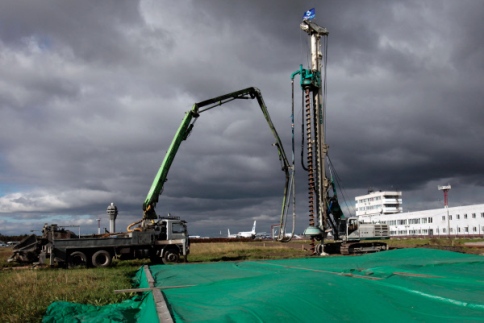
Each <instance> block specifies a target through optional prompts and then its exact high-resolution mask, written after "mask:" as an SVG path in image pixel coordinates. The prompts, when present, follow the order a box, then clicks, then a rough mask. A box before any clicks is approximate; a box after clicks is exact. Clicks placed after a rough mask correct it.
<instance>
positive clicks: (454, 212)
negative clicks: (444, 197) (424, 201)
mask: <svg viewBox="0 0 484 323" xmlns="http://www.w3.org/2000/svg"><path fill="white" fill-rule="evenodd" d="M359 218H360V221H362V222H371V223H385V224H388V226H389V231H390V236H392V237H398V236H402V237H403V236H405V237H408V236H436V237H438V236H452V237H454V236H461V237H466V236H468V237H484V204H475V205H467V206H457V207H449V208H440V209H435V210H426V211H417V212H406V213H396V214H379V215H378V214H375V215H371V216H368V215H363V216H360V217H359Z"/></svg>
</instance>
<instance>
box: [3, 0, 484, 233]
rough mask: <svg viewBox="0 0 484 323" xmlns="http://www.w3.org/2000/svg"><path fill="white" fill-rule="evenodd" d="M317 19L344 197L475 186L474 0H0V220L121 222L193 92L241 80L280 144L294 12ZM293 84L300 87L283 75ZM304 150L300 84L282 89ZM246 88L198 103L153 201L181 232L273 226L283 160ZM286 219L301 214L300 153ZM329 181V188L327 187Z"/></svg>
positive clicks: (20, 229)
mask: <svg viewBox="0 0 484 323" xmlns="http://www.w3.org/2000/svg"><path fill="white" fill-rule="evenodd" d="M310 8H315V9H316V18H315V19H314V22H316V23H317V24H319V25H320V26H323V27H326V28H327V29H328V30H329V51H328V66H327V78H328V100H327V141H328V144H329V145H330V152H329V155H330V158H331V160H332V162H333V164H334V166H335V170H336V172H337V174H338V176H339V178H340V180H341V184H342V188H343V189H344V197H345V198H346V202H345V201H341V203H342V204H345V203H346V204H347V205H348V206H349V207H350V212H351V210H352V208H353V207H354V198H355V196H357V195H363V194H366V193H367V191H368V189H370V188H371V189H376V190H378V189H381V190H401V191H403V207H404V210H405V211H416V210H425V209H434V208H439V207H442V206H443V194H442V192H439V191H438V190H437V186H438V185H446V184H451V185H452V190H451V191H450V193H449V205H450V206H457V205H468V204H477V203H483V202H484V196H483V192H484V171H483V168H484V167H483V162H484V144H483V139H484V130H483V127H482V122H483V121H484V110H483V103H482V102H483V90H484V43H483V42H482V30H483V29H484V28H483V25H484V19H483V18H484V3H483V2H482V1H476V0H469V1H465V0H460V1H452V0H449V1H438V0H432V1H430V0H427V1H422V0H418V1H408V0H406V1H384V0H378V1H360V0H358V1H356V0H354V1H339V0H338V1H337V0H335V1H280V0H277V1H276V0H273V1H255V0H254V1H249V0H244V1H237V2H235V1H208V0H207V1H204V0H196V1H139V2H137V1H131V0H130V1H120V0H116V1H114V0H112V1H88V0H84V1H64V0H59V1H23V0H15V1H13V0H12V1H9V0H7V1H1V2H0V233H1V234H4V235H12V234H23V233H29V232H30V230H38V229H40V228H41V227H42V225H43V223H46V222H48V223H57V224H61V225H80V226H81V231H82V232H81V233H94V232H96V231H97V221H96V219H98V218H100V219H101V227H102V228H104V227H107V228H109V224H108V220H107V219H108V218H107V215H106V207H107V206H108V205H109V204H110V203H111V202H114V203H115V204H116V205H117V206H118V209H119V215H118V221H117V227H116V228H117V229H118V231H124V229H125V227H126V225H127V224H129V223H131V222H133V221H135V220H138V219H140V218H141V216H142V204H143V202H144V200H145V197H146V194H147V193H148V190H149V188H150V186H151V183H152V181H153V178H154V176H155V174H156V172H157V171H158V168H159V166H160V164H161V162H162V160H163V157H164V155H165V152H166V150H167V149H168V146H169V144H170V142H171V140H172V138H173V136H174V134H175V131H176V129H177V128H178V126H179V124H180V122H181V120H182V118H183V116H184V113H185V112H186V111H188V110H190V108H191V105H192V104H193V103H194V102H199V101H202V100H205V99H209V98H212V97H215V96H218V95H222V94H225V93H228V92H232V91H236V90H240V89H243V88H246V87H250V86H255V87H258V88H260V90H261V92H262V95H263V97H264V99H265V101H266V104H267V106H268V109H269V113H270V114H271V117H272V119H273V121H274V124H275V126H276V128H277V130H278V132H279V134H280V136H281V137H282V139H283V142H284V145H285V149H286V152H287V153H288V155H289V156H290V148H291V147H290V143H291V142H290V138H291V119H290V114H291V86H290V75H291V73H292V72H294V71H296V70H297V69H298V68H299V64H303V65H304V66H307V64H308V42H307V34H305V33H304V32H302V31H301V30H300V28H299V24H300V22H301V20H302V15H303V13H304V12H305V11H306V10H308V9H310ZM296 89H297V91H298V93H297V97H299V95H300V94H299V88H297V87H296ZM296 103H297V105H296V111H297V113H296V142H297V147H296V150H297V151H296V156H297V158H298V160H297V163H298V165H299V164H300V161H299V155H300V146H299V145H300V127H301V107H300V100H299V99H297V100H296ZM273 142H274V139H273V137H272V135H271V132H270V130H269V128H268V127H267V125H266V123H265V120H264V118H263V115H262V113H261V112H260V109H259V107H258V105H257V102H256V101H255V100H249V101H245V100H243V101H240V102H239V101H237V102H231V103H229V104H226V105H224V106H222V107H217V108H215V109H213V110H210V111H208V112H206V113H204V114H202V115H201V117H200V118H199V120H198V121H197V123H196V125H195V128H194V130H193V132H192V135H191V137H190V138H189V139H188V140H187V141H185V142H183V144H182V146H181V149H180V151H179V152H178V155H177V156H176V159H175V161H174V164H173V166H172V168H171V171H170V174H169V176H168V181H167V182H166V184H165V190H164V192H163V195H162V196H161V197H160V201H159V203H158V206H157V212H158V213H159V214H161V215H166V214H167V213H168V212H169V213H171V214H172V215H176V216H180V217H182V218H183V219H185V220H187V221H188V224H189V232H190V234H192V235H210V236H219V235H220V232H221V233H222V235H224V236H225V235H226V233H227V229H228V228H230V230H231V231H232V232H237V231H247V230H250V227H251V226H252V222H253V221H254V220H257V221H258V225H257V231H258V232H261V231H266V232H269V231H270V225H271V224H275V223H277V222H278V218H279V213H280V204H281V202H282V193H283V185H284V174H283V172H281V171H280V162H279V160H278V158H277V152H276V150H275V148H274V147H272V143H273ZM296 173H297V176H298V181H297V216H298V226H297V228H296V231H297V232H299V233H300V232H302V231H303V230H304V228H305V227H306V226H307V224H308V210H307V195H308V193H307V184H306V176H307V175H306V173H305V172H304V171H303V170H302V169H301V168H300V167H299V166H298V168H297V171H296ZM340 197H341V196H340Z"/></svg>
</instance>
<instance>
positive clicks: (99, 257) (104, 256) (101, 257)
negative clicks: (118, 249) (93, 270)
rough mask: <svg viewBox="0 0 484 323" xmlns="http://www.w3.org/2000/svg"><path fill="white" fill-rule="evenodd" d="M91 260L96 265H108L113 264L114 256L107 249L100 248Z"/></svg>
mask: <svg viewBox="0 0 484 323" xmlns="http://www.w3.org/2000/svg"><path fill="white" fill-rule="evenodd" d="M91 260H92V265H93V266H94V267H108V266H110V265H111V262H112V260H113V258H112V257H111V254H110V253H109V252H107V251H106V250H98V251H96V252H95V253H94V254H93V255H92V259H91Z"/></svg>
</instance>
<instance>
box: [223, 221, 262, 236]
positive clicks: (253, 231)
mask: <svg viewBox="0 0 484 323" xmlns="http://www.w3.org/2000/svg"><path fill="white" fill-rule="evenodd" d="M256 222H257V221H254V225H252V231H244V232H239V233H237V234H230V229H227V231H228V236H227V237H228V238H252V239H254V238H255V225H256Z"/></svg>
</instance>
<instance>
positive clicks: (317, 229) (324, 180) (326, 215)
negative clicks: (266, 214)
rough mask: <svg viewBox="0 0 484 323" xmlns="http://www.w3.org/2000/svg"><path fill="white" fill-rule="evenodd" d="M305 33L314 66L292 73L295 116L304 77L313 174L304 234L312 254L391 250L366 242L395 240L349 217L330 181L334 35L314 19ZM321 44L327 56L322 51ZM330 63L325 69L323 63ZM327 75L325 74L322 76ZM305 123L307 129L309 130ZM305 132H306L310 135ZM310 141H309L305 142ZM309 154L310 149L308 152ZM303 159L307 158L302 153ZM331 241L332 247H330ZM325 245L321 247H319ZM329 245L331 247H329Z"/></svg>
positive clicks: (305, 23)
mask: <svg viewBox="0 0 484 323" xmlns="http://www.w3.org/2000/svg"><path fill="white" fill-rule="evenodd" d="M300 27H301V30H303V31H304V32H306V33H307V34H308V35H309V38H310V44H311V45H310V48H311V64H310V65H311V66H310V67H309V68H308V69H305V68H303V66H302V65H301V66H300V67H299V70H297V71H296V72H294V73H292V75H291V82H292V88H293V93H292V115H293V116H294V78H295V76H296V75H299V77H300V85H301V89H302V91H303V105H304V107H303V109H302V110H303V117H302V120H303V126H302V128H303V130H302V135H303V138H304V135H305V136H306V161H307V164H306V165H304V163H303V168H304V169H305V170H307V173H308V202H309V204H308V205H309V227H308V228H307V229H306V230H305V231H304V234H305V235H306V236H310V237H311V248H310V250H311V252H312V253H313V254H325V253H326V252H335V253H341V254H352V253H362V252H375V251H380V250H386V249H387V244H386V243H384V242H381V241H376V242H366V241H363V240H382V239H389V235H388V226H387V225H386V224H364V223H360V222H359V221H358V218H356V217H349V218H346V217H345V216H344V214H343V211H342V209H341V207H340V205H339V202H338V196H337V194H336V185H335V182H334V180H333V178H328V177H327V173H330V172H327V169H326V168H327V166H328V165H327V164H329V163H326V160H327V159H328V150H329V146H328V145H327V144H326V133H325V131H326V129H325V124H326V120H325V118H326V115H325V114H326V62H327V37H328V34H329V33H328V30H327V29H326V28H323V27H320V26H318V25H317V24H316V23H314V22H312V21H311V20H310V19H304V20H303V22H302V23H301V25H300ZM321 40H323V43H324V52H321ZM323 59H324V64H323ZM321 70H323V72H321ZM304 122H305V129H304ZM304 130H305V131H304ZM303 142H304V140H303ZM302 149H304V145H303V147H302ZM301 155H303V153H301ZM329 236H332V238H333V239H332V242H331V243H329V241H330V239H329ZM315 240H316V241H320V243H319V244H317V245H316V244H315ZM325 241H327V242H328V243H325Z"/></svg>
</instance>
